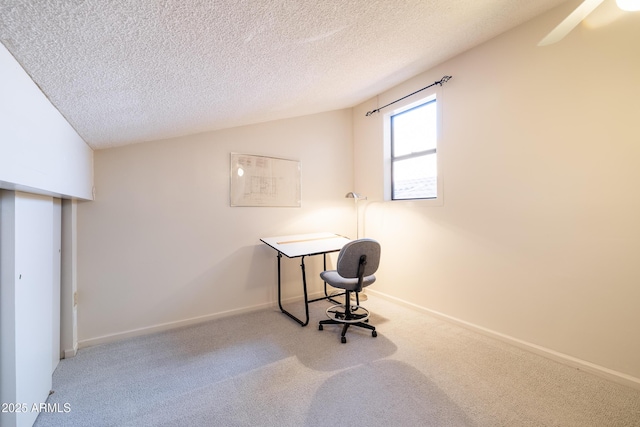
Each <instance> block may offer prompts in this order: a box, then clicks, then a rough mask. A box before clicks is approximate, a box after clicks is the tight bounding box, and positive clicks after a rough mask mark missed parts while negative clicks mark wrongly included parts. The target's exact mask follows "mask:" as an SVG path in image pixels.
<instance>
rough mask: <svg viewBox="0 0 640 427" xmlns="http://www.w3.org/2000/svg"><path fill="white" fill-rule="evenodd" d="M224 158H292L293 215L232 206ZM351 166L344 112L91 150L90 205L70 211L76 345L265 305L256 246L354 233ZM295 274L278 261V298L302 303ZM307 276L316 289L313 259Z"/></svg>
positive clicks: (268, 276)
mask: <svg viewBox="0 0 640 427" xmlns="http://www.w3.org/2000/svg"><path fill="white" fill-rule="evenodd" d="M231 152H238V153H246V154H258V155H268V156H275V157H284V158H290V159H296V160H300V162H301V170H302V172H301V185H302V206H301V207H300V208H277V207H240V208H239V207H234V208H232V207H230V206H229V162H230V158H229V155H230V153H231ZM352 163H353V145H352V125H351V112H350V110H342V111H334V112H330V113H325V114H318V115H313V116H305V117H300V118H294V119H289V120H281V121H274V122H269V123H264V124H258V125H254V126H245V127H240V128H234V129H228V130H222V131H217V132H211V133H206V134H201V135H196V136H191V137H185V138H178V139H173V140H167V141H156V142H150V143H143V144H137V145H132V146H127V147H122V148H113V149H107V150H100V151H96V153H95V183H96V199H95V201H93V202H79V203H78V264H79V267H78V337H79V340H80V346H86V345H90V344H94V343H97V342H102V341H105V340H109V339H113V338H115V337H122V336H127V335H131V334H136V333H138V332H148V331H150V330H155V329H158V328H160V329H161V328H164V327H169V326H175V325H176V324H181V323H180V322H185V321H186V322H188V321H189V319H194V318H196V319H197V318H202V317H204V318H207V317H210V316H215V315H219V314H221V313H226V312H231V311H235V310H243V309H249V308H255V307H263V306H265V305H267V306H273V305H274V302H275V301H276V298H277V289H276V278H277V270H276V253H275V252H274V251H273V250H272V249H270V248H268V247H267V246H266V245H264V244H262V243H261V242H260V241H259V239H260V238H261V237H270V236H279V235H286V234H296V233H305V232H316V231H333V232H337V233H342V234H347V235H353V234H355V215H354V211H353V200H351V199H345V198H344V196H345V194H346V193H347V192H348V191H352V183H353V168H352ZM299 264H300V260H299V259H293V260H287V259H285V260H284V262H283V270H284V271H283V273H284V280H285V286H286V287H285V289H286V293H285V294H284V296H285V298H289V297H292V296H294V295H301V293H302V289H301V283H300V268H299ZM307 267H308V277H309V278H311V279H314V280H313V281H312V283H311V286H312V288H314V289H316V290H317V289H318V287H319V285H320V283H321V282H320V281H319V279H318V278H317V276H318V274H319V272H320V270H321V257H315V258H312V259H311V260H308V261H307ZM294 291H295V292H294ZM301 313H303V311H302V312H301ZM284 321H286V320H284ZM154 328H155V329H154Z"/></svg>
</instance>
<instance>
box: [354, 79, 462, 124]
mask: <svg viewBox="0 0 640 427" xmlns="http://www.w3.org/2000/svg"><path fill="white" fill-rule="evenodd" d="M449 80H451V76H444V77H442V78H441V79H440V80H438V81H436V82H433V83H431V84H430V85H429V86H425V87H423V88H422V89H418V90H417V91H415V92H413V93H410V94H409V95H407V96H403V97H402V98H400V99H396V100H395V101H393V102H390V103H388V104H387V105H383V106H382V107H380V108H376V109H375V110H371V111H367V114H365V116H367V117H369V116H370V115H372V114H373V113H379V112H380V110H382V109H383V108H385V107H388V106H389V105H391V104H395V103H396V102H399V101H402V100H403V99H405V98H408V97H410V96H412V95H415V94H416V93H418V92H421V91H423V90H425V89H429V88H430V87H431V86H435V85H440V86H442V84H443V83H446V82H448V81H449Z"/></svg>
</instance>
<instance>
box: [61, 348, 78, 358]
mask: <svg viewBox="0 0 640 427" xmlns="http://www.w3.org/2000/svg"><path fill="white" fill-rule="evenodd" d="M76 354H78V344H76V345H75V346H73V348H70V349H65V350H64V353H63V357H64V358H65V359H70V358H72V357H75V356H76Z"/></svg>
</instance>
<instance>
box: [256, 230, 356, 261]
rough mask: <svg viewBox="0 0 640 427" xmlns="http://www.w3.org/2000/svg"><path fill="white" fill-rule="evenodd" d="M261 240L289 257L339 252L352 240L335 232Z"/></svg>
mask: <svg viewBox="0 0 640 427" xmlns="http://www.w3.org/2000/svg"><path fill="white" fill-rule="evenodd" d="M260 240H261V241H262V242H263V243H266V244H267V245H269V246H271V247H272V248H273V249H275V250H276V251H278V252H281V253H282V254H284V255H285V256H287V257H288V258H295V257H300V256H307V255H318V254H326V253H329V252H338V251H339V250H340V249H342V247H343V246H344V245H345V244H347V243H349V242H350V241H351V240H350V239H348V238H346V237H344V236H340V235H339V234H335V233H311V234H295V235H291V236H278V237H264V238H262V239H260Z"/></svg>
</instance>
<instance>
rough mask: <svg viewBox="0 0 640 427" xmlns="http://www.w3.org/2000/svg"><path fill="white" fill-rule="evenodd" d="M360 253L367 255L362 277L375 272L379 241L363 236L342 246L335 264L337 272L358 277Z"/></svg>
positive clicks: (378, 255)
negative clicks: (363, 237)
mask: <svg viewBox="0 0 640 427" xmlns="http://www.w3.org/2000/svg"><path fill="white" fill-rule="evenodd" d="M361 255H366V256H367V264H366V265H365V267H364V277H366V276H370V275H372V274H373V273H375V272H376V270H378V265H379V264H380V243H378V242H377V241H375V240H373V239H366V238H365V239H359V240H353V241H351V242H349V243H347V244H346V245H344V246H343V247H342V249H341V250H340V254H339V255H338V262H337V266H336V270H337V271H338V274H339V275H340V276H342V277H345V278H349V279H353V278H356V277H358V264H359V263H360V256H361Z"/></svg>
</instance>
